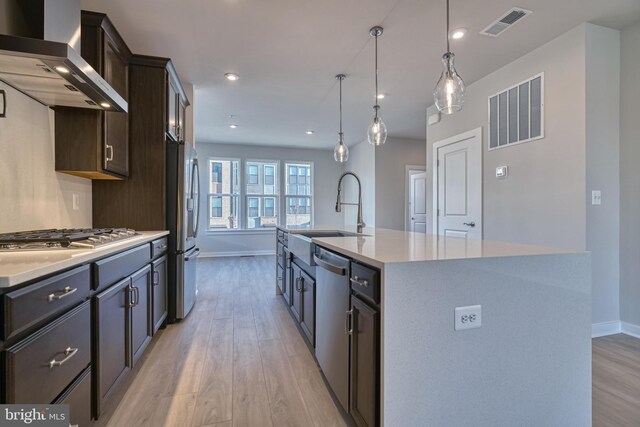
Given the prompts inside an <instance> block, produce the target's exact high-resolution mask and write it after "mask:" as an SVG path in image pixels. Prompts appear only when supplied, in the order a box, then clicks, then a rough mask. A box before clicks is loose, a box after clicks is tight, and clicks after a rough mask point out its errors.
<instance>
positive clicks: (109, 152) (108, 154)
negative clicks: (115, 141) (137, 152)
mask: <svg viewBox="0 0 640 427" xmlns="http://www.w3.org/2000/svg"><path fill="white" fill-rule="evenodd" d="M104 151H105V159H104V160H105V161H106V162H112V161H113V145H109V144H106V145H105V147H104Z"/></svg>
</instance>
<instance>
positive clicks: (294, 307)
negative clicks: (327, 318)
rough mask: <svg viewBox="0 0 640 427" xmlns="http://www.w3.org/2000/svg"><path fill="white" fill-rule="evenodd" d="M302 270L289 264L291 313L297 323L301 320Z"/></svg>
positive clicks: (296, 265)
mask: <svg viewBox="0 0 640 427" xmlns="http://www.w3.org/2000/svg"><path fill="white" fill-rule="evenodd" d="M301 281H302V269H301V268H300V267H298V264H296V263H295V262H294V263H291V286H292V290H291V313H292V314H293V317H295V318H296V320H297V321H298V322H300V319H302V290H301V284H300V283H301Z"/></svg>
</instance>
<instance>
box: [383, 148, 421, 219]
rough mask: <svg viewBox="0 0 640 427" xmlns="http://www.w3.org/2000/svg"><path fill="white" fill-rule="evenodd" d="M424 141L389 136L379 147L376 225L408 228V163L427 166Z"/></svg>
mask: <svg viewBox="0 0 640 427" xmlns="http://www.w3.org/2000/svg"><path fill="white" fill-rule="evenodd" d="M426 151H427V146H426V144H425V141H424V140H414V139H400V138H389V139H388V140H387V142H386V144H384V145H382V146H380V147H377V148H376V159H375V160H376V163H375V164H376V196H375V203H376V227H380V228H390V229H392V230H404V223H405V207H406V199H405V198H406V188H405V186H406V168H405V166H406V165H419V166H424V161H423V160H422V159H425V158H426Z"/></svg>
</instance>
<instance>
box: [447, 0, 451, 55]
mask: <svg viewBox="0 0 640 427" xmlns="http://www.w3.org/2000/svg"><path fill="white" fill-rule="evenodd" d="M447 52H451V49H450V48H449V0H447Z"/></svg>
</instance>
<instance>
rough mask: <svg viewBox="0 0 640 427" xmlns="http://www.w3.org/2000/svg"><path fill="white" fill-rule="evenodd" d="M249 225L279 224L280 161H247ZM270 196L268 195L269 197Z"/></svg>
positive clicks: (252, 227)
mask: <svg viewBox="0 0 640 427" xmlns="http://www.w3.org/2000/svg"><path fill="white" fill-rule="evenodd" d="M246 168H247V185H246V195H247V197H246V200H247V226H246V228H249V229H256V228H268V227H275V226H276V225H277V224H278V195H279V194H280V187H279V180H278V163H277V162H270V161H258V160H255V161H249V160H248V161H247V162H246ZM267 196H268V197H267Z"/></svg>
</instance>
